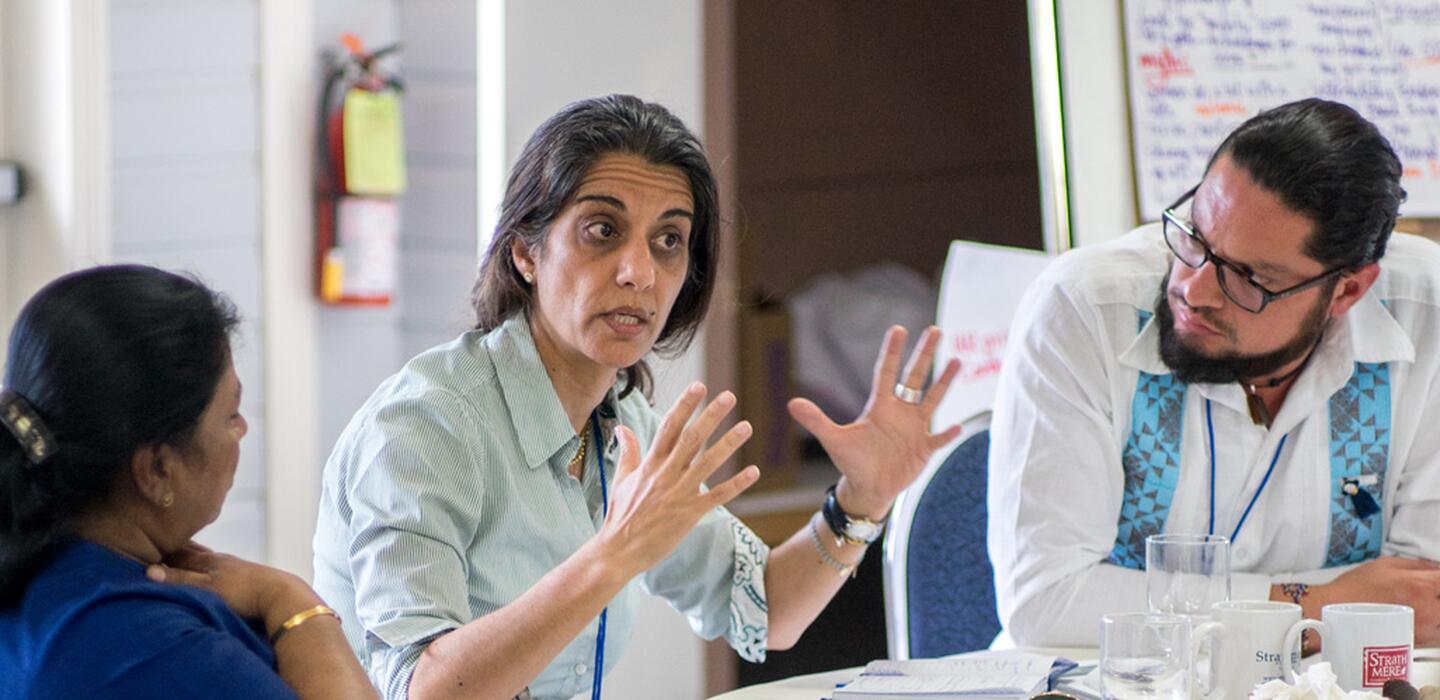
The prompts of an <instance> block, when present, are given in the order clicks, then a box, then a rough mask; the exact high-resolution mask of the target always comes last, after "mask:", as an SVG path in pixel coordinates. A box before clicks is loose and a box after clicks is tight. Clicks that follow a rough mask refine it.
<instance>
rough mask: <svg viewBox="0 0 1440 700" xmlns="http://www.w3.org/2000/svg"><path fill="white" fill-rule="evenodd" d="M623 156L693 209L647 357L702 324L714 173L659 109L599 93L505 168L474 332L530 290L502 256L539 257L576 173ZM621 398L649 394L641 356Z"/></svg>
mask: <svg viewBox="0 0 1440 700" xmlns="http://www.w3.org/2000/svg"><path fill="white" fill-rule="evenodd" d="M614 153H624V154H629V155H634V156H638V157H641V158H644V159H645V160H647V161H649V162H650V163H652V164H654V165H664V166H673V167H675V168H678V169H679V170H680V171H681V172H683V173H684V174H685V177H686V179H687V180H689V182H690V193H691V197H692V198H693V199H694V204H695V212H694V213H695V219H694V223H693V225H692V228H691V233H690V250H689V253H690V268H689V270H688V271H687V273H686V277H685V283H684V284H683V285H681V287H680V294H679V296H678V297H677V298H676V299H675V305H674V307H673V308H672V309H671V310H670V317H669V318H667V319H666V320H665V327H664V328H662V329H661V331H660V336H659V338H657V339H656V341H655V348H654V349H655V352H656V353H658V354H660V355H672V354H678V353H680V352H683V351H684V350H685V349H686V348H687V347H689V346H690V342H691V341H692V340H694V338H695V331H696V330H697V329H698V328H699V327H700V323H701V321H703V320H704V319H705V313H706V311H707V310H708V309H709V307H710V296H711V293H712V291H713V289H714V284H715V265H716V257H717V250H718V245H719V233H720V211H719V205H718V199H719V197H718V195H717V194H716V187H715V176H714V175H713V174H712V173H711V171H710V163H709V161H708V160H706V158H705V151H704V149H703V148H702V147H701V146H700V140H699V139H697V138H696V137H695V135H694V134H693V133H691V132H690V130H689V129H687V128H686V127H685V124H684V123H683V122H681V121H680V120H679V119H678V118H677V117H676V116H675V115H673V114H671V113H670V112H669V111H668V110H666V109H665V108H664V107H661V106H660V105H658V104H654V103H652V102H645V101H643V100H641V99H639V98H637V97H633V96H630V95H609V96H606V97H597V98H593V99H588V100H582V101H580V102H575V103H572V104H570V105H568V106H566V107H565V108H564V109H561V110H560V111H559V112H558V113H557V114H555V115H554V116H552V117H550V118H549V119H547V120H545V123H544V124H541V125H540V127H539V128H538V129H536V130H535V133H534V134H532V135H531V136H530V140H529V141H527V142H526V143H525V148H524V149H523V150H522V151H521V152H520V158H519V160H517V161H516V163H515V167H514V169H513V170H511V172H510V182H509V184H508V185H507V186H506V188H505V199H504V202H503V203H502V204H501V205H500V222H499V223H498V224H497V225H496V226H495V235H494V237H493V238H491V240H490V248H489V251H488V252H487V253H486V256H485V261H484V262H483V263H481V265H480V275H479V278H478V279H477V280H476V281H475V290H474V294H473V303H474V305H475V328H476V329H478V330H481V331H490V330H493V329H495V328H497V327H499V326H500V324H502V323H504V322H505V321H506V319H508V318H510V317H511V316H514V315H515V314H517V313H527V314H528V313H529V311H530V309H531V305H532V304H533V303H534V299H533V297H532V293H533V291H532V289H531V287H530V285H528V284H525V282H524V280H523V279H522V278H521V277H520V271H519V270H516V269H515V263H514V260H513V259H512V257H511V255H510V249H511V245H512V244H513V243H515V242H516V241H520V242H521V244H523V245H524V246H525V247H526V248H527V249H529V250H532V251H539V250H540V249H541V247H542V246H543V245H544V243H545V238H546V236H547V235H549V232H550V225H551V224H552V223H554V221H555V219H556V218H557V217H558V216H559V215H560V212H561V211H562V210H563V209H564V208H565V206H566V205H567V204H569V203H570V201H571V199H572V198H573V197H574V196H575V192H576V190H578V189H579V187H580V182H581V180H582V179H583V178H584V176H585V173H586V172H587V171H589V169H590V167H591V166H592V165H594V164H595V162H596V161H597V160H599V159H600V158H601V157H602V156H605V155H609V154H614ZM622 374H623V378H624V379H625V386H624V388H623V389H622V391H621V396H624V395H626V394H628V393H629V392H630V391H631V390H632V389H635V388H637V387H638V388H639V389H640V390H641V391H642V392H644V393H645V394H646V395H647V396H648V395H649V394H650V383H651V382H650V372H649V369H648V367H647V366H646V364H645V361H644V360H643V359H642V360H640V361H639V362H637V363H636V364H635V365H633V366H631V367H627V368H625V369H624V370H623V371H622Z"/></svg>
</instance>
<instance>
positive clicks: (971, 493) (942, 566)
mask: <svg viewBox="0 0 1440 700" xmlns="http://www.w3.org/2000/svg"><path fill="white" fill-rule="evenodd" d="M989 451H990V414H989V412H986V413H982V414H980V415H979V416H976V417H973V418H971V419H970V420H967V421H965V428H964V432H963V433H962V434H961V436H960V438H959V439H958V440H957V441H956V443H955V447H954V449H952V450H950V451H949V452H948V453H937V454H936V456H935V457H934V458H932V459H931V461H930V464H929V465H927V466H926V467H925V470H924V471H923V472H922V473H921V474H920V476H919V478H917V479H916V480H915V483H914V484H911V485H910V488H908V489H906V490H905V492H904V493H902V494H901V495H900V498H899V499H897V500H896V502H895V511H894V513H893V514H892V515H891V516H890V524H889V526H888V531H887V532H886V534H885V565H884V569H885V572H884V580H885V628H886V632H887V633H888V636H889V653H890V658H892V659H912V658H915V659H918V658H933V657H937V656H944V655H947V654H958V653H960V652H965V651H974V650H977V649H985V648H987V647H989V646H990V643H991V642H992V641H994V639H995V636H996V635H997V634H999V633H1000V619H999V617H998V616H997V615H996V612H995V580H994V570H993V569H992V568H991V566H990V556H989V552H988V549H987V547H986V521H987V510H988V509H987V508H986V502H985V498H986V496H985V484H986V476H987V466H986V460H987V457H988V455H989Z"/></svg>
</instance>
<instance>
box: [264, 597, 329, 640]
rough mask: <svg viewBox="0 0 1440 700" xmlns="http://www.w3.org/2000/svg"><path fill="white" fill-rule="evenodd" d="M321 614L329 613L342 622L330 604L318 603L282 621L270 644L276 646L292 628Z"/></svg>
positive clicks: (271, 637)
mask: <svg viewBox="0 0 1440 700" xmlns="http://www.w3.org/2000/svg"><path fill="white" fill-rule="evenodd" d="M320 615H329V616H330V617H333V618H335V621H336V622H340V614H339V613H337V612H335V610H334V609H333V608H331V607H330V606H328V605H317V606H315V607H313V608H310V609H309V610H301V611H300V612H298V613H295V614H294V615H292V616H290V619H288V620H286V621H284V622H282V623H280V629H278V630H275V634H272V635H270V646H272V647H273V646H275V642H277V641H280V637H282V636H284V635H285V633H286V632H289V631H290V630H293V629H295V628H296V627H299V626H300V625H303V624H305V623H306V622H308V621H309V620H310V619H311V618H314V617H318V616H320Z"/></svg>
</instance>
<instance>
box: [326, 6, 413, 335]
mask: <svg viewBox="0 0 1440 700" xmlns="http://www.w3.org/2000/svg"><path fill="white" fill-rule="evenodd" d="M341 43H342V44H343V45H344V47H345V50H344V51H343V52H334V53H328V54H327V56H326V59H327V61H326V63H327V65H326V70H325V82H324V89H323V91H322V93H321V98H320V110H319V124H318V138H317V139H316V141H317V143H318V148H319V154H318V155H319V158H318V160H317V173H316V186H315V193H316V202H315V203H316V206H315V233H316V235H315V244H316V245H315V283H316V284H315V287H316V294H317V295H318V296H319V298H320V300H321V301H322V302H324V303H327V304H336V305H352V306H354V305H359V306H384V305H387V304H389V303H390V301H391V298H392V296H393V294H394V291H395V287H396V281H397V278H398V276H399V274H398V256H399V243H398V238H399V231H400V209H399V196H400V194H401V193H402V192H404V189H405V159H404V146H403V136H402V134H403V131H402V129H401V125H400V97H399V96H400V92H401V89H402V86H401V83H400V80H399V78H398V77H397V76H395V75H394V74H386V73H384V72H382V71H381V70H380V68H379V66H378V63H377V62H378V61H379V59H381V58H383V57H385V56H387V55H390V54H392V53H395V52H396V51H398V50H399V44H393V45H390V46H386V47H383V48H380V49H376V50H374V51H370V52H366V51H365V49H364V46H363V45H362V44H361V42H360V40H359V39H358V38H357V37H355V36H354V35H353V34H345V35H343V36H342V37H341Z"/></svg>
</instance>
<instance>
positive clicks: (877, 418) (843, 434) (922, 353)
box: [789, 326, 960, 521]
mask: <svg viewBox="0 0 1440 700" xmlns="http://www.w3.org/2000/svg"><path fill="white" fill-rule="evenodd" d="M905 336H906V333H905V329H904V328H901V327H900V326H892V327H891V328H890V330H889V331H887V332H886V333H885V343H884V345H883V346H882V348H881V350H880V357H878V358H876V360H875V376H874V380H873V383H872V384H871V386H870V399H869V400H868V401H866V402H865V410H864V411H862V412H861V413H860V417H859V418H856V419H855V421H854V422H852V423H848V424H846V425H839V424H837V423H835V422H834V421H832V420H830V418H829V416H826V415H825V412H824V411H822V410H820V407H819V406H816V405H815V404H814V402H812V401H810V400H808V399H791V400H790V404H789V409H790V415H791V416H793V417H794V418H795V420H796V421H797V422H799V423H800V425H801V426H803V427H804V428H805V429H806V430H808V431H810V433H811V434H812V435H814V436H815V437H816V438H817V439H818V440H819V441H820V445H821V446H823V447H824V448H825V451H826V452H827V453H829V455H830V459H831V460H832V461H833V462H835V467H836V468H838V469H839V470H840V474H841V478H840V484H839V485H838V486H837V487H836V494H835V495H836V498H838V499H839V501H840V505H841V507H842V508H844V510H845V512H847V513H850V514H852V515H856V516H863V517H866V518H869V519H871V520H877V521H878V520H880V519H882V518H884V517H885V515H886V514H887V513H889V512H890V506H891V505H892V504H893V503H894V502H895V498H896V497H898V496H899V495H900V492H901V491H903V490H905V487H907V486H909V485H910V482H912V481H914V480H915V477H917V476H919V475H920V472H921V470H923V469H924V468H925V464H926V463H927V462H929V461H930V455H932V454H934V452H935V450H937V449H939V448H940V447H942V446H944V445H945V444H946V443H948V442H950V441H951V440H954V439H955V437H956V436H958V435H959V434H960V426H959V425H954V426H951V427H949V428H947V429H945V430H943V431H941V432H938V433H931V432H930V417H931V416H932V415H933V414H934V413H935V407H936V406H939V405H940V401H941V399H943V398H944V397H945V391H946V390H947V389H948V388H949V387H950V382H951V380H953V379H954V378H955V374H956V373H957V372H958V371H959V370H960V363H959V362H958V361H956V360H951V361H950V362H949V363H948V364H947V365H946V366H945V371H944V372H943V373H942V374H941V375H940V378H939V379H938V380H936V381H935V383H934V384H932V385H931V386H930V388H929V389H928V390H926V391H925V392H924V394H923V395H921V394H920V391H919V390H920V388H921V387H923V386H924V385H925V379H926V377H927V375H928V374H929V372H930V363H931V361H932V360H933V359H934V357H935V348H936V346H937V345H939V344H940V329H938V328H936V327H934V326H931V327H929V328H927V329H925V333H924V335H922V336H921V338H920V342H919V343H917V344H916V347H915V349H914V351H912V352H911V353H910V361H909V362H907V363H906V365H905V371H904V373H903V374H901V373H900V355H901V353H902V352H904V350H905ZM901 388H906V389H911V390H914V391H912V392H906V393H909V394H911V395H912V396H915V397H920V398H918V399H916V400H914V401H913V402H912V401H907V400H905V399H903V398H901V397H900V396H899V395H897V394H898V392H897V390H898V389H901Z"/></svg>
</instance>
